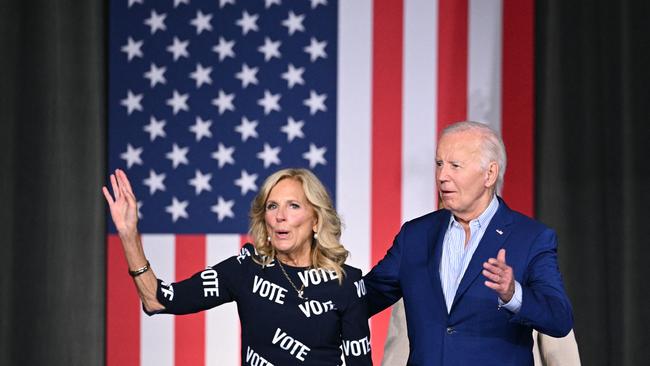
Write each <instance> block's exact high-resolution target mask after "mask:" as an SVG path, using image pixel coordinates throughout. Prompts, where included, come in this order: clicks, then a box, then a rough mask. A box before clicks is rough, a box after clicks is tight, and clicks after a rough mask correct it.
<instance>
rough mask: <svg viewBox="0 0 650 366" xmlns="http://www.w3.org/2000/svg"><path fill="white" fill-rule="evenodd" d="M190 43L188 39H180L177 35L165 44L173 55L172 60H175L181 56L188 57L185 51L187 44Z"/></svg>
mask: <svg viewBox="0 0 650 366" xmlns="http://www.w3.org/2000/svg"><path fill="white" fill-rule="evenodd" d="M189 45H190V41H181V40H179V39H178V38H177V37H174V42H173V43H172V44H171V45H169V46H167V51H168V52H169V53H172V54H173V55H174V62H176V61H177V60H178V59H179V58H181V57H187V58H189V57H190V54H189V53H188V52H187V46H189Z"/></svg>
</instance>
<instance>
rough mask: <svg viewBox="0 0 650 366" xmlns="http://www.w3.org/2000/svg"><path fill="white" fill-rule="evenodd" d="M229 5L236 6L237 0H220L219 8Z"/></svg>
mask: <svg viewBox="0 0 650 366" xmlns="http://www.w3.org/2000/svg"><path fill="white" fill-rule="evenodd" d="M228 4H231V5H235V0H219V8H223V7H224V6H226V5H228Z"/></svg>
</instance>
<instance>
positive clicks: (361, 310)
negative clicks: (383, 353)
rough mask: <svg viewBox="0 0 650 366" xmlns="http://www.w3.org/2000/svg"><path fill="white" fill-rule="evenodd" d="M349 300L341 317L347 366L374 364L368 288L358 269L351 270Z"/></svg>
mask: <svg viewBox="0 0 650 366" xmlns="http://www.w3.org/2000/svg"><path fill="white" fill-rule="evenodd" d="M348 276H349V277H348V278H346V281H349V282H348V284H349V286H346V292H347V296H348V302H347V306H346V308H345V310H344V311H343V314H342V317H341V338H342V342H343V345H342V348H343V356H344V357H345V364H346V365H347V366H357V365H359V366H360V365H372V357H371V352H370V328H369V327H368V305H367V304H366V289H365V285H364V283H363V279H362V278H361V271H360V270H358V269H354V270H349V271H348Z"/></svg>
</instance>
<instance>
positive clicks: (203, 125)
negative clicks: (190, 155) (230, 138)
mask: <svg viewBox="0 0 650 366" xmlns="http://www.w3.org/2000/svg"><path fill="white" fill-rule="evenodd" d="M210 126H212V121H211V120H205V121H204V120H202V119H201V117H199V116H197V117H196V122H195V123H194V124H193V125H192V126H190V132H192V133H194V134H195V135H196V141H201V139H202V138H204V137H207V138H211V137H212V132H210Z"/></svg>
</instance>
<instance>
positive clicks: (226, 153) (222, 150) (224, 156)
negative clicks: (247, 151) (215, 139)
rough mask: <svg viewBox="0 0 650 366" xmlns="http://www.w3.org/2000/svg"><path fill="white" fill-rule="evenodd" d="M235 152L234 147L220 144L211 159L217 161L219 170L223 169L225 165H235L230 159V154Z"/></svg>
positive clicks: (233, 160)
mask: <svg viewBox="0 0 650 366" xmlns="http://www.w3.org/2000/svg"><path fill="white" fill-rule="evenodd" d="M234 152H235V147H234V146H231V147H226V146H224V145H223V144H222V143H221V142H220V143H219V146H218V147H217V151H215V152H213V153H212V155H211V156H212V159H215V160H217V162H218V163H219V168H223V166H224V165H226V164H231V165H234V164H235V159H233V158H232V154H233V153H234Z"/></svg>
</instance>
